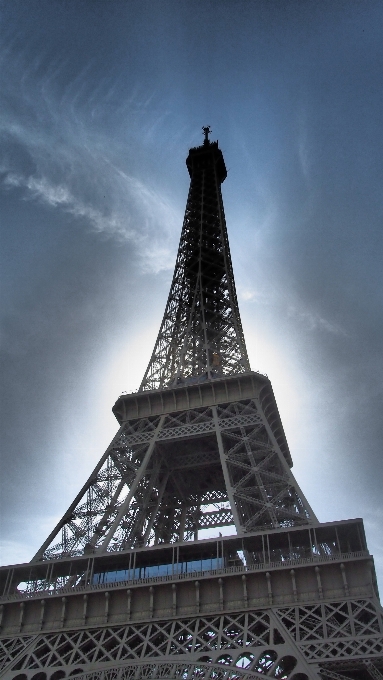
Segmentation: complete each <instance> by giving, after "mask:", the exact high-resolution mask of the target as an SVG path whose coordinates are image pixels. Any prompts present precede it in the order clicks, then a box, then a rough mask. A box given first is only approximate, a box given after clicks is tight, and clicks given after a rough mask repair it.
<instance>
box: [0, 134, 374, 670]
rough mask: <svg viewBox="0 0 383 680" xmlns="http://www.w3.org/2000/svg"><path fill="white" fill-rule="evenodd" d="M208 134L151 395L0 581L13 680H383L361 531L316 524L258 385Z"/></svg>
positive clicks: (126, 404) (268, 391)
mask: <svg viewBox="0 0 383 680" xmlns="http://www.w3.org/2000/svg"><path fill="white" fill-rule="evenodd" d="M204 132H205V141H204V143H203V145H202V146H201V147H197V148H194V149H191V150H190V152H189V156H188V158H187V167H188V170H189V173H190V178H191V182H190V191H189V196H188V200H187V205H186V213H185V219H184V224H183V229H182V234H181V241H180V245H179V250H178V255H177V261H176V267H175V272H174V276H173V281H172V284H171V289H170V294H169V298H168V301H167V305H166V309H165V314H164V318H163V321H162V324H161V328H160V332H159V335H158V338H157V341H156V344H155V347H154V350H153V354H152V357H151V360H150V362H149V365H148V368H147V370H146V373H145V376H144V379H143V381H142V384H141V387H140V390H139V391H138V392H137V393H135V394H131V395H122V396H121V397H120V398H119V399H118V400H117V402H116V404H115V406H114V408H113V412H114V414H115V416H116V418H117V420H118V422H119V424H120V428H119V431H118V432H117V434H116V436H115V438H114V439H113V441H112V443H111V444H110V446H109V447H108V449H107V451H106V452H105V454H104V455H103V457H102V458H101V460H100V462H99V463H98V465H97V466H96V468H95V470H94V471H93V472H92V474H91V476H90V478H89V479H88V480H87V482H86V483H85V485H84V486H83V488H82V489H81V491H80V492H79V494H78V496H77V497H76V498H75V500H74V501H73V503H72V504H71V506H70V507H69V508H68V510H67V512H66V513H65V514H64V516H63V518H62V519H61V521H60V522H59V524H58V525H57V526H56V528H55V529H54V530H53V531H52V533H51V534H50V536H49V537H48V538H47V540H46V541H45V543H44V544H43V545H42V546H41V548H40V550H39V551H38V552H37V554H36V555H35V557H34V558H33V560H32V561H31V562H30V563H29V564H24V565H16V566H14V567H3V568H0V678H7V679H8V678H9V680H61V679H62V678H70V677H73V676H76V677H77V678H83V680H96V679H97V680H133V678H134V680H141V679H143V678H148V680H149V679H151V680H157V679H158V680H159V679H161V678H163V679H165V678H166V679H167V680H171V679H172V680H178V679H179V680H181V678H182V680H197V679H198V680H208V679H211V680H242V678H243V679H244V680H245V679H246V678H247V679H248V680H253V679H255V678H265V677H272V678H280V680H342V679H343V680H344V679H346V680H347V678H348V679H349V680H351V679H354V680H368V679H369V678H375V679H378V680H382V678H383V670H382V669H383V617H382V609H381V606H380V603H379V599H378V591H377V586H376V578H375V572H374V566H373V560H372V557H371V556H370V555H369V553H368V549H367V545H366V541H365V536H364V529H363V523H362V521H361V520H345V521H343V522H333V523H327V524H321V523H319V522H318V520H317V518H316V517H315V515H314V513H313V511H312V509H311V507H310V505H309V503H308V502H307V500H306V498H305V497H304V495H303V493H302V490H301V489H300V488H299V485H298V483H297V481H296V479H295V478H294V476H293V474H292V472H291V467H292V460H291V456H290V452H289V448H288V445H287V441H286V438H285V434H284V431H283V426H282V423H281V420H280V416H279V413H278V408H277V405H276V402H275V398H274V394H273V391H272V387H271V384H270V381H269V379H268V378H267V377H266V376H263V375H260V374H259V373H255V372H253V371H251V370H250V365H249V360H248V356H247V351H246V346H245V341H244V336H243V331H242V325H241V320H240V315H239V309H238V302H237V297H236V291H235V284H234V277H233V271H232V265H231V258H230V251H229V244H228V238H227V230H226V224H225V218H224V210H223V203H222V195H221V183H222V182H223V181H224V179H225V178H226V168H225V163H224V160H223V156H222V153H221V151H220V149H219V148H218V143H217V142H210V141H209V139H208V135H209V128H204ZM219 529H221V531H222V532H224V533H226V534H229V535H228V536H222V534H221V533H219V535H218V537H217V534H218V530H219ZM213 536H215V538H214V537H213ZM379 669H380V670H379Z"/></svg>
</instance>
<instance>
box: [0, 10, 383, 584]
mask: <svg viewBox="0 0 383 680" xmlns="http://www.w3.org/2000/svg"><path fill="white" fill-rule="evenodd" d="M0 10H1V28H0V31H1V45H0V58H1V69H0V92H1V94H0V97H1V104H0V106H1V108H0V113H1V117H0V144H1V155H0V201H1V240H2V247H1V252H2V255H1V258H2V263H1V271H2V288H1V290H2V294H1V303H2V304H1V310H2V336H3V341H2V354H1V361H2V382H3V389H2V395H3V397H2V399H3V403H2V410H1V412H2V432H3V434H2V442H3V443H2V471H3V474H2V491H1V496H2V503H3V509H2V554H1V561H2V563H10V562H14V561H27V560H29V559H30V558H31V557H32V555H33V554H34V552H35V551H36V550H37V548H38V547H39V545H40V544H41V543H42V542H43V540H44V539H45V538H46V536H47V534H48V533H49V531H50V530H51V528H52V527H53V525H54V524H55V523H56V521H57V520H58V519H59V518H60V517H61V515H62V514H63V513H64V511H65V510H66V508H67V506H68V505H69V503H70V502H71V500H72V499H73V497H74V496H75V495H76V493H77V491H78V489H79V487H80V485H81V484H82V483H83V481H84V480H85V478H86V477H87V475H88V474H89V473H90V471H91V469H92V468H93V467H94V465H95V464H96V462H97V461H98V459H99V458H100V456H101V454H102V453H103V451H104V450H105V448H106V446H107V445H108V443H109V441H110V439H111V438H112V436H113V434H114V433H115V431H116V428H117V424H116V421H115V420H114V418H113V415H112V413H111V407H112V405H113V403H114V402H115V400H116V398H117V397H118V395H119V394H120V392H121V391H123V390H127V391H130V390H135V389H137V388H138V386H139V383H140V381H141V379H142V376H143V373H144V370H145V368H146V365H147V362H148V360H149V358H150V353H151V350H152V347H153V345H154V341H155V338H156V334H157V331H158V327H159V324H160V321H161V317H162V313H163V310H164V307H165V302H166V298H167V293H168V289H169V286H170V281H171V276H172V271H173V266H174V262H175V255H176V250H177V245H178V239H179V235H180V231H181V225H182V219H183V212H184V208H185V203H186V197H187V191H188V180H189V178H188V174H187V170H186V167H185V158H186V155H187V152H188V149H189V147H190V146H195V145H197V144H199V143H200V142H201V140H202V134H201V127H202V125H207V124H209V125H211V126H212V129H213V135H212V136H213V139H218V140H219V144H220V147H221V148H222V150H223V153H224V157H225V161H226V165H227V168H228V178H227V180H226V181H225V183H224V185H223V196H224V203H225V210H226V217H227V224H228V231H229V239H230V245H231V251H232V258H233V266H234V273H235V277H236V284H237V291H238V297H239V304H240V310H241V314H242V321H243V325H244V330H245V335H246V341H247V346H248V352H249V356H250V360H251V364H252V367H253V368H254V369H258V370H261V371H262V372H265V373H267V374H268V375H269V377H270V379H271V381H272V383H273V386H274V391H275V394H276V398H277V402H278V405H279V409H280V413H281V417H282V420H283V423H284V427H285V431H286V434H287V438H288V441H289V444H290V448H291V452H292V456H293V460H294V468H293V471H294V473H295V475H296V477H297V479H298V481H299V483H300V485H301V486H302V488H303V490H304V492H305V494H306V496H307V498H308V500H309V502H310V504H311V505H312V507H313V508H314V510H315V511H316V513H317V515H318V517H319V519H320V520H322V521H330V520H335V519H347V518H349V517H364V520H365V526H366V531H367V536H368V541H369V547H370V550H371V552H372V553H373V554H374V556H375V559H376V566H377V569H378V572H379V577H380V584H381V589H382V588H383V549H382V542H381V524H382V522H383V500H382V485H383V451H382V440H383V436H382V435H383V432H382V402H383V399H382V389H383V388H382V372H383V371H382V368H383V360H382V351H381V348H382V344H383V343H382V336H383V323H382V265H381V262H382V255H383V237H382V216H383V198H382V196H383V192H382V190H381V187H382V179H383V160H382V159H383V148H382V147H383V143H382V131H381V130H382V111H383V96H382V84H381V73H382V67H383V44H382V40H381V35H382V23H383V6H382V3H381V2H380V1H376V2H375V1H374V0H369V1H368V2H364V1H363V0H358V1H354V0H347V1H345V2H343V1H341V0H339V1H338V2H333V0H331V1H327V0H322V1H321V2H319V1H315V0H299V1H297V2H295V1H294V0H291V1H289V0H286V1H282V0H254V2H249V1H241V0H226V1H225V0H222V1H221V2H216V1H214V2H209V0H203V1H202V0H193V2H186V1H182V0H181V2H179V1H178V0H162V1H161V2H156V1H155V0H151V1H150V2H145V1H142V0H140V2H135V1H133V0H124V1H119V0H110V1H107V0H105V1H98V2H94V1H87V0H83V1H78V2H64V1H61V2H56V1H55V0H49V2H48V1H47V2H46V1H45V0H38V1H36V2H35V1H33V0H29V2H26V1H24V2H22V1H21V2H10V1H8V2H0Z"/></svg>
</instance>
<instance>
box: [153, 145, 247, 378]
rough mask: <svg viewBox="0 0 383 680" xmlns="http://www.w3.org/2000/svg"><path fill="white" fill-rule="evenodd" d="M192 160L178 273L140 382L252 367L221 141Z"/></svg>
mask: <svg viewBox="0 0 383 680" xmlns="http://www.w3.org/2000/svg"><path fill="white" fill-rule="evenodd" d="M197 158H198V162H195V161H196V159H197ZM187 164H188V167H189V172H190V176H191V183H190V190H189V195H188V200H187V205H186V211H185V219H184V224H183V228H182V233H181V239H180V245H179V249H178V255H177V260H176V265H175V271H174V276H173V281H172V284H171V288H170V293H169V298H168V301H167V305H166V309H165V314H164V318H163V321H162V324H161V328H160V331H159V334H158V338H157V341H156V344H155V347H154V350H153V354H152V357H151V360H150V363H149V366H148V368H147V370H146V373H145V376H144V379H143V381H142V384H141V388H140V389H141V390H152V389H158V388H160V389H161V388H164V387H166V386H168V385H170V384H175V383H176V382H180V381H181V382H182V381H184V380H189V379H193V378H194V379H198V378H203V377H205V379H206V378H208V379H209V378H212V377H216V376H218V375H228V374H237V373H242V372H244V371H246V370H250V365H249V360H248V356H247V351H246V346H245V340H244V335H243V330H242V325H241V319H240V315H239V308H238V302H237V296H236V291H235V283H234V276H233V270H232V265H231V258H230V250H229V243H228V238H227V229H226V223H225V216H224V209H223V202H222V195H221V182H222V181H223V179H224V178H225V176H226V170H225V171H224V172H223V170H222V166H223V168H224V162H223V158H222V153H221V151H220V150H219V149H218V145H217V143H213V144H208V145H206V146H204V147H200V148H198V149H191V151H190V154H189V158H188V161H187Z"/></svg>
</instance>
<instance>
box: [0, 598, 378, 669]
mask: <svg viewBox="0 0 383 680" xmlns="http://www.w3.org/2000/svg"><path fill="white" fill-rule="evenodd" d="M381 633H382V617H381V615H380V614H379V612H378V611H377V609H376V607H374V606H373V604H372V603H371V602H370V601H367V600H349V601H348V602H347V603H344V602H336V601H335V602H326V603H324V604H323V606H322V607H321V606H319V605H317V604H313V605H306V606H299V607H290V608H269V609H266V610H258V611H253V612H238V613H231V614H217V615H212V616H197V617H196V616H194V617H189V618H186V619H185V618H184V619H182V618H181V619H180V618H179V619H173V620H169V621H151V622H144V623H128V624H127V625H123V626H121V625H120V626H98V627H97V628H88V629H83V630H77V631H59V632H55V633H51V634H40V635H37V636H34V637H29V638H28V637H26V638H22V637H20V638H18V639H16V640H13V641H12V644H9V641H8V640H4V641H3V642H0V677H1V675H2V673H4V670H5V669H6V670H7V677H8V678H9V679H10V680H11V679H12V680H16V678H17V679H18V680H29V678H36V679H37V677H41V678H42V677H43V676H37V674H36V671H40V672H42V671H45V670H49V671H50V673H51V675H50V678H52V680H58V679H59V678H67V677H70V676H73V675H75V672H76V671H77V673H79V674H81V677H84V678H87V680H91V679H92V680H96V678H100V679H102V680H107V679H109V680H112V679H113V680H117V679H121V678H130V677H132V675H131V672H132V670H133V669H135V675H134V676H133V677H135V678H136V679H141V678H146V677H148V678H153V680H154V679H156V678H168V679H171V678H173V679H175V678H177V677H182V678H183V679H184V680H185V679H187V678H190V679H191V678H199V679H201V678H215V679H216V680H217V679H218V678H221V679H222V680H226V679H227V680H229V678H231V679H232V680H239V679H240V678H249V680H250V678H264V677H265V675H266V676H267V677H273V678H280V679H281V680H309V679H310V680H321V679H322V680H326V679H328V680H331V678H345V679H346V680H347V678H348V679H349V678H350V676H349V675H344V674H343V673H345V672H347V667H345V665H344V660H347V661H348V663H350V664H351V665H350V669H351V670H354V671H355V670H358V669H359V670H360V671H361V672H362V671H363V669H364V668H368V667H370V670H371V669H372V671H373V672H374V671H376V674H377V675H375V676H374V675H372V677H379V671H378V669H377V667H376V666H375V663H380V662H381V660H382V655H383V641H382V634H381ZM334 649H336V653H334ZM366 654H368V655H369V656H370V659H369V661H368V662H367V666H366V663H365V662H364V658H365V656H366ZM334 659H335V661H334ZM374 661H375V663H374ZM95 668H97V669H98V671H97V674H96V673H95ZM336 668H338V672H337V671H336V670H335V669H336ZM57 669H59V672H58V673H57ZM165 669H166V670H165ZM55 671H56V675H55ZM45 677H46V676H45ZM351 677H355V675H353V676H351ZM356 677H358V676H356ZM359 677H364V676H363V675H360V676H359ZM367 677H368V676H367Z"/></svg>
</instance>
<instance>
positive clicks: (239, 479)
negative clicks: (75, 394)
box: [35, 399, 316, 559]
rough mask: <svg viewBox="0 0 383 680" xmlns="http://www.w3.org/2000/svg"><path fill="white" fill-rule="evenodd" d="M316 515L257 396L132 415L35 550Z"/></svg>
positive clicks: (191, 535) (123, 543)
mask: <svg viewBox="0 0 383 680" xmlns="http://www.w3.org/2000/svg"><path fill="white" fill-rule="evenodd" d="M312 522H314V523H316V518H315V515H314V514H313V512H312V510H311V508H310V506H309V505H308V503H307V501H306V499H305V497H304V496H303V494H302V492H301V490H300V489H299V487H298V485H297V482H296V480H295V479H294V477H293V475H292V473H291V471H290V467H289V465H288V463H287V462H286V459H285V456H284V455H283V453H282V452H281V449H280V448H279V446H278V444H277V443H276V442H275V441H273V437H272V434H271V432H270V428H269V426H268V423H267V420H266V417H265V414H264V412H263V409H262V407H261V405H260V403H259V401H258V400H255V399H247V400H241V401H236V402H229V403H224V404H217V405H211V406H206V407H200V408H194V409H188V410H187V411H180V412H172V413H168V414H163V415H158V416H148V417H146V418H139V419H135V420H130V421H127V422H125V423H124V424H123V426H122V427H121V429H120V431H119V433H118V434H117V436H116V437H115V439H114V440H113V442H112V444H111V445H110V447H109V448H108V450H107V451H106V453H105V455H104V457H103V458H102V459H101V461H100V463H99V464H98V466H97V467H96V469H95V471H94V472H93V474H92V475H91V477H90V479H89V480H88V482H87V484H86V485H85V487H84V489H83V490H82V491H81V492H80V494H79V496H78V497H77V499H75V501H74V503H73V504H72V506H71V507H70V508H69V509H68V511H67V513H66V514H65V515H64V517H63V519H62V520H61V522H60V523H59V525H58V526H57V527H56V529H55V530H54V532H53V534H51V536H50V537H49V538H48V540H47V541H46V543H45V544H44V545H43V546H42V548H41V550H40V551H39V553H38V554H37V555H36V557H35V559H41V557H44V558H45V559H47V558H48V559H51V558H57V557H59V556H68V555H71V556H75V555H81V554H83V553H84V552H99V551H112V552H113V551H120V550H125V549H127V548H134V547H140V546H144V545H147V546H150V545H155V544H158V543H173V542H177V541H185V540H186V541H188V540H196V539H197V538H198V536H199V532H200V531H201V530H205V529H213V528H218V527H224V526H232V527H233V530H235V529H236V530H237V531H238V532H239V533H247V532H250V531H255V530H257V529H270V528H278V527H290V526H297V525H305V524H310V523H312Z"/></svg>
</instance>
